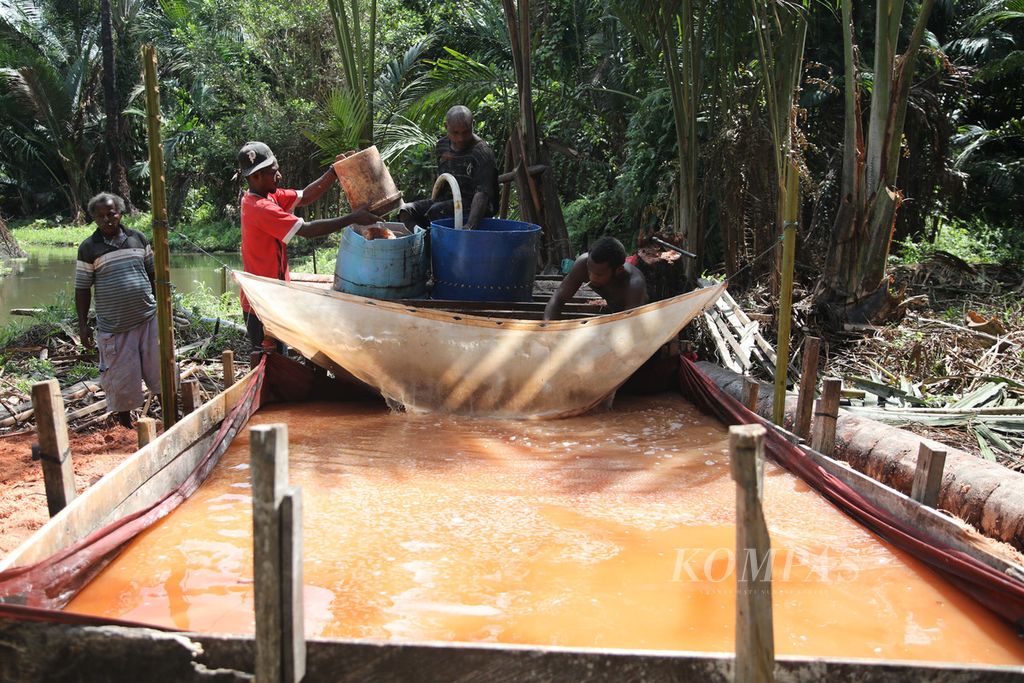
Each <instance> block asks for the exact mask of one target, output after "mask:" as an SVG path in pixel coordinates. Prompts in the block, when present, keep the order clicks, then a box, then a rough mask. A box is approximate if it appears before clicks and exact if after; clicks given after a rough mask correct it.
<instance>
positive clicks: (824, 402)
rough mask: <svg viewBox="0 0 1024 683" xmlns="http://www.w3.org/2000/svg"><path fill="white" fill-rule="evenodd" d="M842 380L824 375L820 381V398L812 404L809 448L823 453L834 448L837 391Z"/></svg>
mask: <svg viewBox="0 0 1024 683" xmlns="http://www.w3.org/2000/svg"><path fill="white" fill-rule="evenodd" d="M842 388H843V382H842V380H839V379H836V378H834V377H826V378H825V380H824V381H823V382H822V387H821V398H819V399H818V400H817V402H816V403H815V404H814V406H815V407H814V415H815V421H814V436H813V438H812V439H811V448H813V449H814V450H816V451H818V452H819V453H822V454H824V455H829V456H830V455H832V453H833V452H835V450H836V419H838V417H839V393H840V392H841V391H842Z"/></svg>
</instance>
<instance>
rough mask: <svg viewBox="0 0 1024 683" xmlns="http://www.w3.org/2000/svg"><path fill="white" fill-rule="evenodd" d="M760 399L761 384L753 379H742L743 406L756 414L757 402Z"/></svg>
mask: <svg viewBox="0 0 1024 683" xmlns="http://www.w3.org/2000/svg"><path fill="white" fill-rule="evenodd" d="M760 397H761V383H760V382H758V381H757V380H756V379H754V378H753V377H744V378H743V405H745V406H746V407H747V409H748V410H749V411H750V412H752V413H756V412H757V401H758V399H759V398H760Z"/></svg>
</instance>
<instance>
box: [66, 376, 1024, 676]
mask: <svg viewBox="0 0 1024 683" xmlns="http://www.w3.org/2000/svg"><path fill="white" fill-rule="evenodd" d="M275 422H286V423H287V424H288V431H289V450H290V454H289V465H290V466H289V477H290V479H291V483H292V484H295V485H298V486H301V488H302V497H303V498H302V509H303V524H304V533H303V544H304V550H303V552H304V573H305V577H304V578H305V618H306V625H305V631H306V636H307V637H337V638H357V639H370V640H392V641H405V642H409V641H420V642H422V641H455V642H500V643H521V644H533V645H554V646H569V647H599V648H642V649H662V650H696V651H704V652H730V651H732V649H733V644H734V639H735V632H734V625H735V582H736V572H737V571H745V569H744V567H745V566H746V565H747V563H746V562H744V561H743V560H742V559H737V558H736V557H734V556H733V552H734V550H733V549H734V547H735V509H736V500H735V491H736V485H735V483H734V482H733V481H732V479H731V478H730V474H729V457H728V432H727V431H726V429H725V428H724V427H723V426H722V425H721V424H719V423H718V422H716V421H715V420H713V419H711V418H709V417H708V416H706V415H703V414H701V413H700V412H698V411H697V410H696V408H694V406H692V405H691V404H689V403H687V402H686V401H684V400H683V399H682V398H681V397H680V396H678V395H675V396H672V395H665V396H661V397H650V398H634V397H626V398H623V399H622V400H620V401H617V403H616V409H615V410H614V411H612V412H606V413H600V414H596V415H588V416H582V417H576V418H570V419H566V420H553V421H544V422H529V421H501V420H486V419H471V418H459V417H446V416H438V415H410V414H393V413H390V412H388V411H387V410H386V409H385V408H384V407H383V405H378V404H354V403H333V404H326V403H310V404H302V405H273V406H269V407H267V408H264V409H263V410H261V411H260V412H259V413H257V414H256V415H255V416H254V417H253V419H252V421H251V422H250V425H254V424H267V423H275ZM248 463H249V430H248V429H245V430H242V431H241V432H240V433H239V434H238V436H237V437H236V438H235V440H234V442H233V443H232V445H231V447H230V449H229V450H228V451H227V452H226V453H225V454H224V456H223V458H222V460H221V462H220V463H219V465H218V466H217V468H216V469H215V470H214V472H213V473H212V474H211V475H210V478H209V479H208V480H207V482H206V483H205V484H204V485H203V486H202V488H200V490H199V491H197V492H196V493H195V494H194V495H193V497H192V498H191V499H189V500H188V501H186V502H185V503H184V504H183V505H182V506H181V507H180V508H178V509H177V510H176V511H175V512H173V513H172V514H171V515H170V516H168V517H167V518H166V519H164V520H162V521H161V522H159V523H158V524H157V525H155V526H154V527H152V528H151V529H149V530H147V531H146V532H145V533H143V534H141V535H140V536H139V537H138V538H136V539H135V540H134V541H133V542H132V543H131V544H130V545H129V547H128V548H127V549H126V550H125V551H124V552H122V553H121V555H119V556H118V557H117V558H116V559H115V560H114V561H113V563H111V564H110V566H109V567H107V568H106V569H105V570H104V571H103V572H102V574H100V575H99V576H98V577H97V578H96V579H94V580H93V581H92V583H91V584H89V585H88V586H87V587H86V588H85V589H84V590H83V591H82V592H81V593H80V594H79V595H78V596H77V597H76V598H75V599H74V600H73V601H72V602H71V604H70V605H69V606H68V608H67V609H68V610H69V611H72V612H80V613H86V614H95V615H100V616H104V617H113V618H122V619H130V620H138V621H144V622H147V623H153V624H159V625H162V626H168V627H175V628H179V629H185V630H197V631H213V632H228V633H252V632H253V584H252V554H251V547H252V536H251V533H252V517H251V508H252V500H251V497H250V487H249V471H248V468H249V465H248ZM764 491H765V494H764V495H765V516H766V518H767V521H768V527H769V530H770V533H771V542H772V548H773V550H774V551H775V555H774V556H773V561H772V569H773V574H774V575H773V587H772V591H773V603H774V610H775V622H774V623H775V626H774V628H775V648H776V651H777V652H778V653H780V654H786V655H804V656H840V657H852V658H877V659H897V660H924V661H949V662H975V663H993V664H1021V663H1024V645H1022V643H1021V641H1020V640H1019V639H1018V638H1017V637H1016V635H1015V634H1014V633H1013V630H1012V629H1011V628H1010V627H1008V626H1007V625H1005V624H1002V623H1000V622H999V621H998V619H996V617H994V616H993V615H992V614H990V613H989V612H987V611H986V610H984V609H983V608H982V607H981V606H980V605H978V604H977V603H975V602H973V601H972V600H970V599H969V598H967V597H966V596H965V595H964V594H962V593H960V592H959V591H958V590H957V589H956V588H954V587H953V586H952V585H951V584H949V583H948V582H946V581H944V580H943V579H941V578H939V577H938V576H937V575H936V574H934V573H933V572H932V571H930V570H929V569H928V568H927V567H925V566H924V565H922V564H921V563H919V562H917V561H916V560H914V559H913V558H911V557H909V556H907V555H906V554H904V553H902V552H900V551H898V550H896V549H894V548H892V547H891V546H889V545H887V544H886V543H884V542H881V541H879V540H878V539H877V538H876V537H875V536H874V535H872V534H870V533H869V532H867V531H865V530H864V529H863V528H861V527H860V526H858V525H857V524H855V523H854V522H853V521H851V520H850V519H849V518H848V517H846V516H845V515H843V514H842V513H840V512H839V511H838V510H836V509H835V508H833V507H832V506H831V505H829V504H828V503H827V502H825V501H824V500H823V499H822V498H821V497H820V496H818V494H817V493H816V492H814V491H813V490H811V489H809V488H808V486H807V485H806V484H804V483H803V482H802V481H800V480H799V479H797V478H796V477H794V476H792V475H790V474H789V473H787V472H785V471H783V470H781V469H780V468H779V467H778V466H776V465H774V464H773V463H771V462H768V463H766V464H765V473H764Z"/></svg>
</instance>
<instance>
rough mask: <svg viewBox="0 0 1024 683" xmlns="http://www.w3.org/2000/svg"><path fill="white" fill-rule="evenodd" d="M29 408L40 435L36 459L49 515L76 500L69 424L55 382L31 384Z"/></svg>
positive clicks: (52, 380)
mask: <svg viewBox="0 0 1024 683" xmlns="http://www.w3.org/2000/svg"><path fill="white" fill-rule="evenodd" d="M32 407H33V408H34V409H35V411H36V431H37V432H38V433H39V453H38V455H39V460H40V462H41V463H42V465H43V484H44V485H45V487H46V507H47V509H49V511H50V516H51V517H53V516H54V515H55V514H57V513H58V512H60V511H61V510H63V509H64V508H65V506H67V504H68V503H70V502H71V501H73V500H74V499H75V470H74V468H73V467H72V466H71V447H70V444H69V443H68V424H67V422H66V420H65V418H64V397H62V396H61V395H60V384H58V383H57V380H55V379H48V380H46V381H45V382H36V383H35V384H33V385H32Z"/></svg>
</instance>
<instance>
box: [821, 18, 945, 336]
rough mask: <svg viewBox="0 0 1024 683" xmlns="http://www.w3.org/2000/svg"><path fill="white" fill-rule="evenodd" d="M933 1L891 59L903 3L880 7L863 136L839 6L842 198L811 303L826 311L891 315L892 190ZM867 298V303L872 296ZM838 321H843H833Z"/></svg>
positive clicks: (849, 43) (848, 22) (896, 199)
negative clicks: (874, 307) (874, 308)
mask: <svg viewBox="0 0 1024 683" xmlns="http://www.w3.org/2000/svg"><path fill="white" fill-rule="evenodd" d="M934 4H935V0H924V2H923V3H922V4H921V10H920V13H919V14H918V17H917V21H916V23H915V26H914V31H913V33H912V35H911V37H910V41H909V43H908V45H907V49H906V51H905V52H904V54H903V55H902V56H900V57H899V58H897V57H896V41H897V39H898V38H899V30H900V18H901V15H902V6H903V2H902V0H898V1H897V2H893V3H882V2H879V3H878V6H877V11H876V14H875V36H876V42H877V44H876V45H875V80H874V84H873V86H872V93H871V114H870V122H869V129H868V133H867V136H866V142H865V135H864V132H863V128H862V123H861V117H860V108H859V105H858V102H857V94H856V90H855V88H856V63H855V53H854V49H853V38H852V35H853V33H852V32H853V22H852V3H851V0H843V3H842V9H843V31H844V36H843V45H844V56H845V62H846V127H845V140H844V148H843V154H844V158H843V183H842V188H843V190H842V199H841V204H840V206H839V210H838V212H837V213H836V220H835V223H834V224H833V228H832V248H831V249H830V251H829V259H828V262H827V263H826V267H825V270H824V271H823V272H822V275H821V279H820V280H819V283H818V287H817V290H816V292H815V295H816V298H817V299H818V300H819V302H821V303H823V304H826V305H827V306H828V307H829V308H831V309H832V310H834V311H835V310H839V311H844V310H853V309H856V310H857V312H858V315H859V316H862V317H863V316H867V317H868V318H869V319H871V318H872V317H871V315H870V313H869V312H866V311H865V310H864V306H863V305H864V303H865V302H867V301H878V302H879V304H880V307H879V314H880V315H881V314H882V312H883V311H885V312H886V314H887V315H891V314H892V313H891V312H892V310H893V301H892V297H891V296H890V295H888V292H887V291H886V292H884V294H885V296H879V293H881V290H883V289H886V290H887V286H888V285H887V282H886V280H885V267H886V261H887V259H888V257H889V248H890V246H891V244H892V235H893V230H894V227H895V221H896V212H897V211H898V210H899V207H900V204H901V203H902V201H903V195H902V193H901V192H900V191H899V190H898V189H897V188H896V173H897V170H898V168H899V151H900V144H901V141H902V139H903V125H904V121H905V119H906V111H907V99H908V97H909V94H910V82H911V79H912V78H913V76H914V67H915V64H916V61H917V53H918V51H919V49H920V46H921V41H922V37H923V35H924V29H925V26H926V25H927V23H928V17H929V16H930V14H931V11H932V7H933V5H934ZM873 295H874V296H873ZM840 317H844V316H843V314H840Z"/></svg>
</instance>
